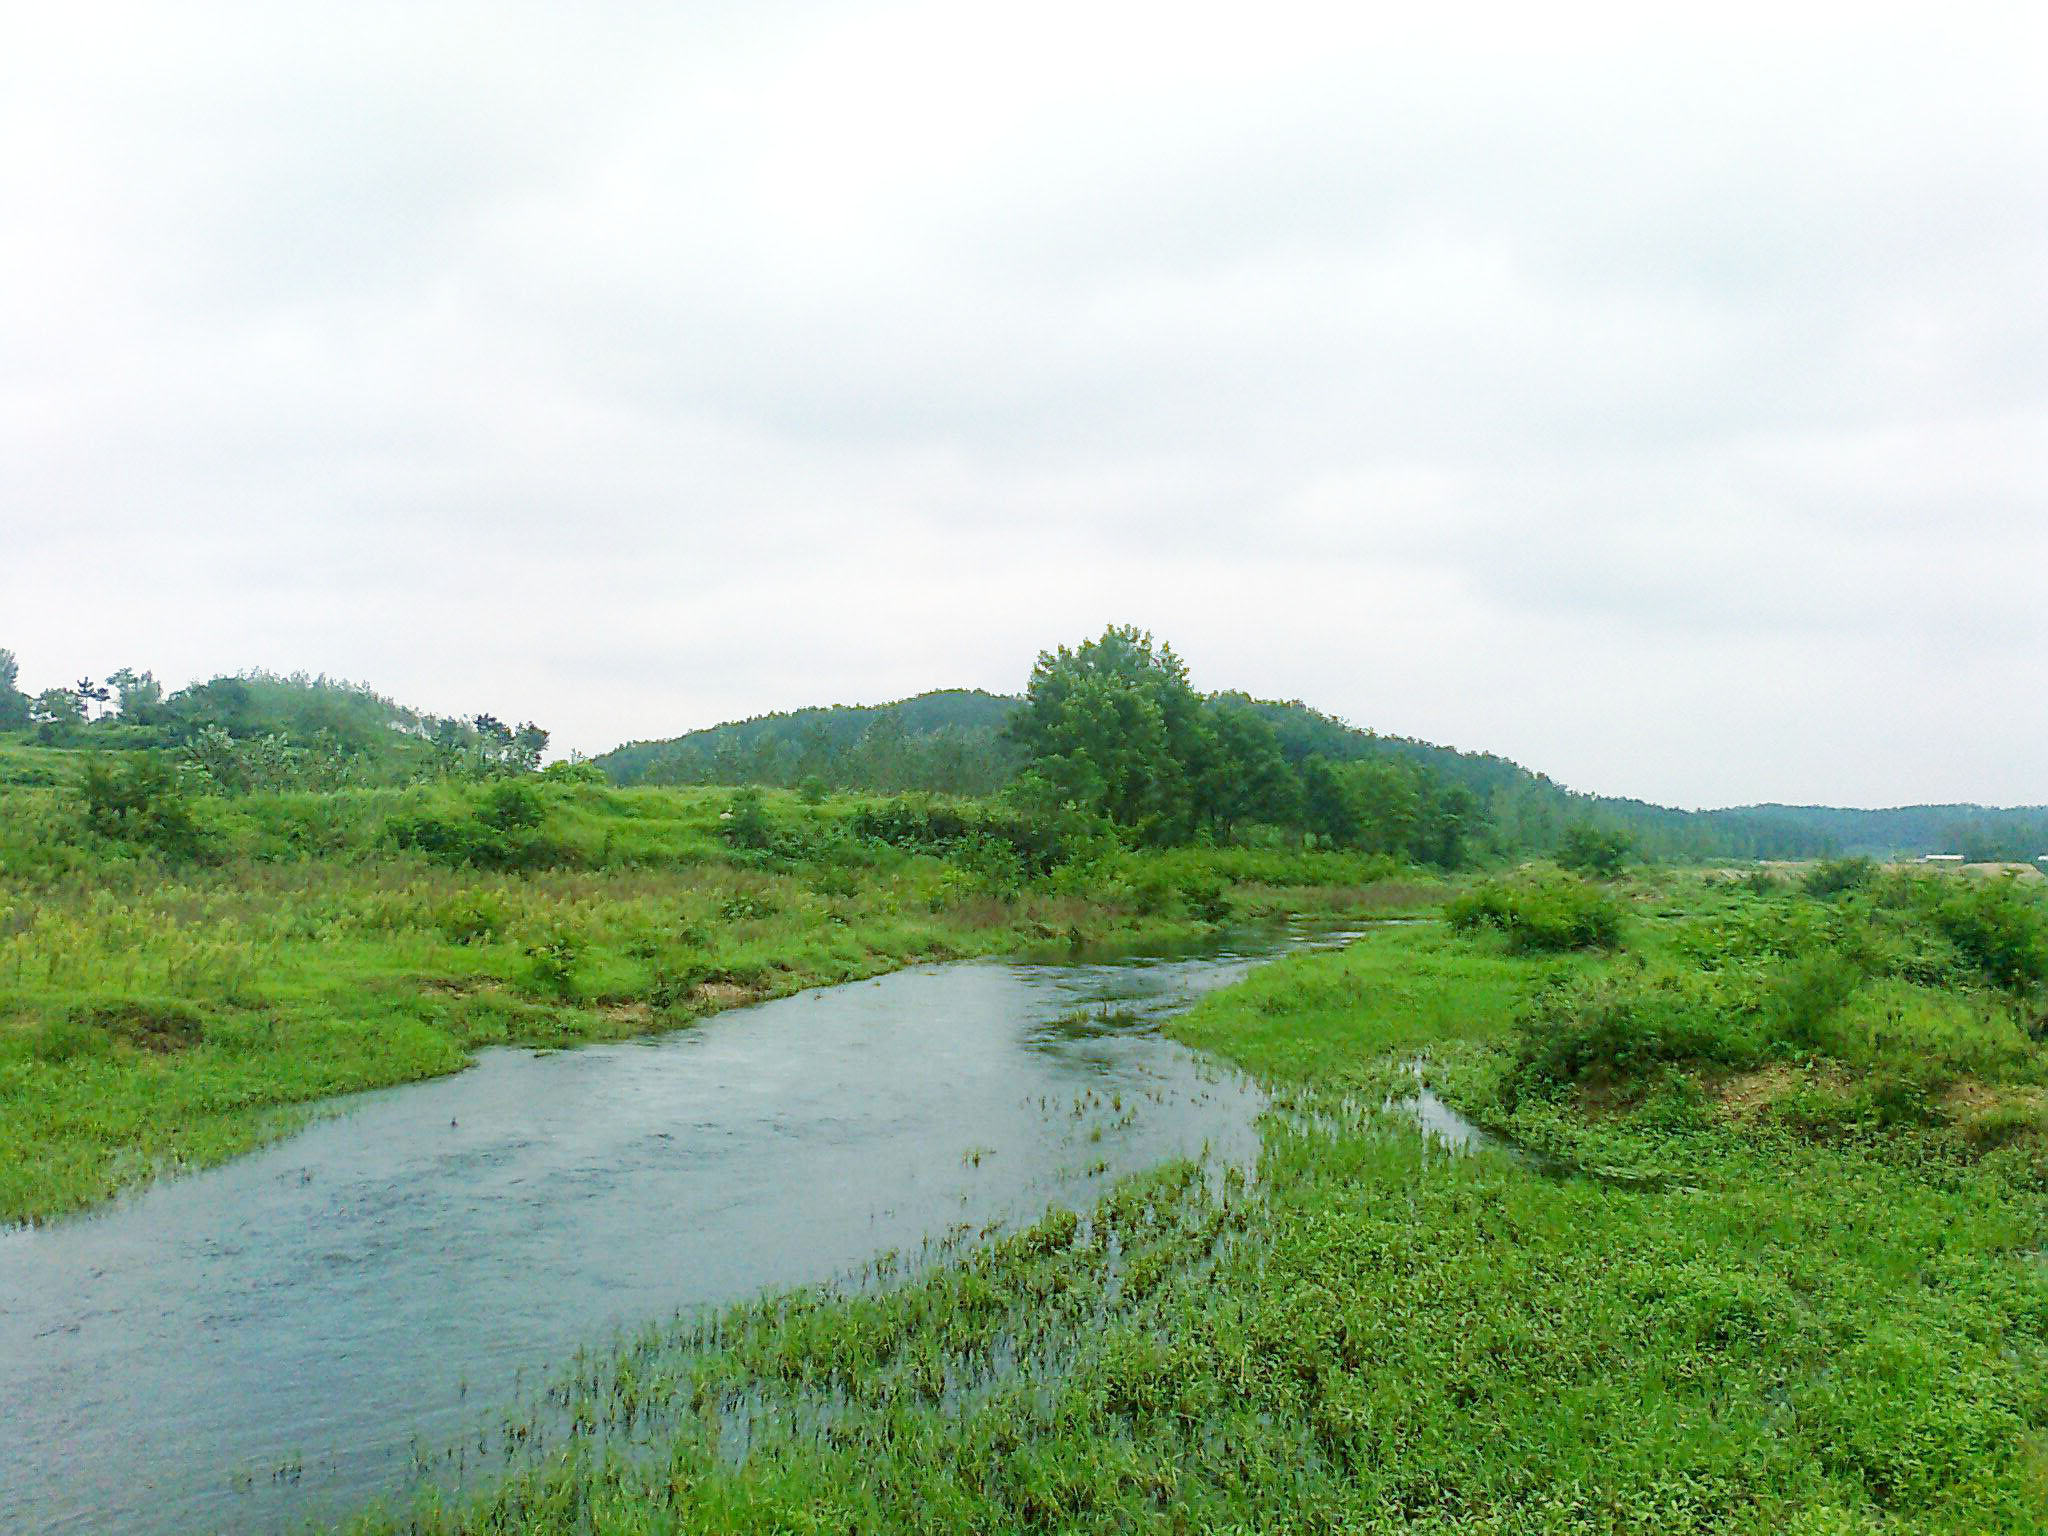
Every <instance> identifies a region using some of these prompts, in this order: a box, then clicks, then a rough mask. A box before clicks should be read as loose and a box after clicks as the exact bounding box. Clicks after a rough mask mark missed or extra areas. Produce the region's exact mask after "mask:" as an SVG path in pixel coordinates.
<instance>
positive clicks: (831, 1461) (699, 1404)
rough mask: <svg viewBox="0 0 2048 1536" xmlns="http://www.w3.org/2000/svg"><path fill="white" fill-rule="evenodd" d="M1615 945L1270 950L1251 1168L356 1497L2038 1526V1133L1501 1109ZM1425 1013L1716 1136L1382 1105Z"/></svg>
mask: <svg viewBox="0 0 2048 1536" xmlns="http://www.w3.org/2000/svg"><path fill="white" fill-rule="evenodd" d="M1615 963H1616V962H1614V961H1612V960H1607V959H1600V958H1595V957H1586V956H1574V957H1570V958H1568V959H1565V960H1562V961H1551V962H1543V961H1534V960H1529V959H1526V958H1521V957H1516V956H1510V955H1508V954H1506V953H1504V952H1503V951H1502V950H1501V949H1500V948H1499V947H1497V946H1495V947H1488V946H1485V945H1480V944H1474V943H1472V942H1470V941H1467V940H1462V939H1458V938H1455V937H1453V936H1451V935H1450V934H1448V933H1446V932H1445V931H1443V930H1442V929H1440V928H1432V927H1428V926H1423V927H1415V928H1392V929H1382V930H1380V931H1378V932H1375V933H1373V934H1371V935H1370V936H1369V937H1368V938H1366V939H1365V940H1363V941H1361V942H1360V943H1359V944H1357V945H1355V946H1353V947H1352V948H1351V949H1349V950H1347V951H1344V952H1342V953H1336V954H1320V955H1307V956H1301V957H1297V958H1294V959H1289V960H1285V961H1282V962H1279V963H1277V964H1275V965H1273V966H1270V967H1267V968H1265V969H1263V970H1261V971H1259V972H1257V973H1255V974H1254V975H1253V976H1252V977H1250V978H1249V979H1248V980H1247V981H1245V982H1244V983H1242V984H1241V985H1239V986H1237V987H1234V988H1232V989H1230V990H1228V991H1225V992H1222V993H1218V994H1214V995H1212V996H1211V997H1209V998H1207V999H1205V1000H1204V1001H1203V1002H1202V1003H1200V1004H1199V1005H1197V1007H1196V1008H1195V1009H1194V1010H1193V1011H1192V1012H1191V1013H1189V1014H1188V1015H1186V1016H1184V1017H1183V1018H1182V1019H1181V1020H1180V1021H1178V1022H1177V1023H1176V1024H1175V1025H1174V1026H1173V1028H1174V1030H1175V1032H1176V1033H1179V1034H1180V1035H1182V1036H1183V1037H1184V1038H1186V1039H1189V1040H1192V1041H1197V1042H1199V1043H1201V1044H1203V1045H1204V1046H1206V1047H1207V1048H1209V1049H1212V1050H1216V1051H1219V1052H1221V1053H1222V1054H1224V1055H1227V1056H1229V1057H1231V1058H1233V1059H1234V1060H1236V1061H1237V1062H1238V1063H1240V1064H1241V1065H1243V1066H1245V1067H1247V1068H1250V1069H1252V1070H1254V1071H1255V1072H1258V1073H1259V1074H1261V1075H1262V1076H1264V1077H1266V1078H1267V1079H1268V1080H1269V1081H1270V1082H1272V1083H1273V1084H1274V1087H1275V1102H1274V1110H1273V1113H1272V1115H1271V1116H1270V1117H1269V1119H1268V1121H1267V1124H1266V1130H1265V1150H1264V1154H1263V1157H1262V1159H1261V1162H1260V1165H1259V1169H1258V1173H1257V1177H1256V1178H1255V1179H1253V1180H1250V1181H1247V1180H1243V1179H1240V1178H1238V1177H1236V1176H1234V1175H1226V1176H1224V1177H1223V1178H1221V1179H1220V1180H1219V1179H1214V1178H1207V1177H1203V1176H1202V1175H1201V1174H1200V1173H1199V1172H1198V1171H1197V1170H1195V1169H1193V1168H1191V1167H1188V1166H1185V1165H1183V1166H1177V1167H1174V1168H1170V1169H1165V1170H1161V1171H1160V1172H1158V1173H1156V1174H1154V1175H1151V1176H1149V1177H1146V1178H1141V1179H1138V1180H1134V1181H1131V1182H1129V1183H1126V1184H1123V1185H1120V1186H1118V1187H1117V1188H1115V1189H1114V1190H1113V1191H1112V1192H1111V1193H1110V1194H1109V1195H1108V1196H1107V1197H1106V1198H1105V1199H1104V1200H1103V1201H1102V1202H1101V1204H1099V1205H1098V1206H1096V1207H1095V1208H1094V1209H1093V1210H1092V1211H1089V1212H1085V1213H1081V1214H1080V1215H1079V1216H1076V1215H1072V1214H1068V1213H1059V1212H1055V1213H1052V1214H1049V1215H1048V1216H1047V1217H1046V1219H1045V1220H1044V1221H1042V1222H1040V1223H1038V1224H1037V1225H1036V1226H1034V1227H1032V1228H1030V1229H1028V1230H1026V1231H1025V1232H1022V1233H1018V1234H1014V1235H1012V1236H1009V1237H1004V1238H999V1239H996V1240H994V1241H985V1240H969V1241H967V1242H965V1243H964V1244H963V1245H962V1246H961V1247H959V1248H958V1249H956V1250H950V1251H948V1252H946V1253H942V1254H939V1255H937V1256H935V1262H934V1263H933V1265H932V1266H931V1267H929V1268H923V1267H920V1266H919V1265H917V1264H912V1265H909V1266H908V1267H907V1268H906V1269H904V1270H900V1271H898V1270H894V1269H892V1270H891V1275H892V1277H893V1278H895V1279H897V1280H899V1281H900V1283H897V1284H894V1285H883V1286H878V1287H874V1288H871V1289H865V1290H862V1289H855V1290H852V1291H848V1290H841V1291H839V1292H836V1293H834V1292H825V1291H807V1292H799V1293H794V1294H790V1295H783V1296H775V1297H769V1298H764V1299H763V1300H761V1301H759V1302H757V1303H754V1304H752V1305H750V1306H745V1307H740V1308H736V1309H732V1310H730V1311H727V1312H723V1313H720V1314H717V1315H715V1316H714V1317H711V1318H706V1319H697V1320H692V1321H685V1322H681V1323H678V1324H675V1325H672V1326H669V1327H664V1328H656V1329H650V1330H648V1331H647V1332H646V1333H644V1334H642V1335H639V1336H636V1337H634V1338H631V1339H626V1340H621V1341H619V1343H618V1344H617V1345H616V1346H615V1347H614V1348H612V1349H608V1350H598V1351H594V1352H592V1353H591V1354H590V1355H588V1356H586V1357H583V1358H580V1359H579V1360H577V1361H575V1362H574V1363H573V1365H572V1366H571V1367H570V1368H568V1369H566V1370H565V1371H564V1372H563V1373H562V1374H561V1376H560V1377H559V1378H558V1379H557V1381H556V1382H555V1384H554V1386H553V1388H552V1391H551V1394H550V1396H549V1398H548V1400H547V1404H546V1405H545V1410H544V1411H542V1412H540V1413H539V1414H538V1415H537V1416H536V1417H534V1418H531V1419H528V1420H524V1421H522V1422H525V1423H528V1424H530V1425H535V1426H537V1425H540V1424H541V1423H542V1422H543V1421H545V1422H546V1423H547V1424H548V1425H550V1426H553V1427H551V1428H549V1429H548V1430H546V1432H545V1434H544V1435H542V1438H541V1439H540V1440H539V1441H536V1439H535V1435H536V1434H538V1433H540V1431H538V1430H537V1429H531V1428H530V1429H528V1430H527V1431H525V1432H524V1433H525V1438H523V1439H522V1438H520V1433H519V1432H518V1431H515V1432H514V1433H513V1436H512V1440H513V1443H514V1445H515V1446H516V1452H517V1453H516V1454H514V1455H513V1456H512V1457H511V1458H510V1459H509V1460H507V1461H506V1462H504V1463H503V1464H502V1467H501V1468H496V1467H494V1469H493V1471H492V1473H491V1479H498V1480H497V1481H494V1482H492V1481H490V1479H486V1481H487V1482H489V1483H490V1485H489V1486H488V1487H486V1488H484V1489H481V1490H472V1491H469V1492H466V1493H458V1494H452V1495H429V1496H428V1497H427V1498H426V1499H425V1500H424V1501H423V1502H422V1503H421V1505H420V1506H419V1507H418V1508H417V1509H414V1510H410V1511H407V1512H405V1513H404V1514H403V1515H400V1516H397V1517H393V1516H391V1515H381V1516H377V1517H374V1518H370V1519H366V1520H365V1521H364V1522H362V1523H361V1524H360V1525H358V1526H357V1527H356V1529H357V1530H359V1531H366V1532H369V1531H374V1532H386V1531H393V1530H414V1531H424V1532H435V1533H456V1532H461V1533H482V1532H511V1531H524V1532H536V1533H560V1532H571V1531H574V1532H594V1533H606V1536H615V1533H643V1532H655V1531H660V1532H673V1531H683V1532H698V1531H701V1532H711V1531H750V1530H752V1531H792V1530H815V1531H825V1530H830V1531H847V1532H877V1533H879V1532H894V1531H910V1532H941V1531H957V1530H990V1531H1045V1532H1053V1531H1161V1532H1169V1531H1261V1532H1264V1531H1365V1532H1378V1531H1384V1532H1395V1531H1404V1532H1405V1531H1416V1530H1423V1531H1437V1532H1586V1531H1601V1532H1623V1531H1629V1532H1634V1531H1651V1530H1654V1531H1659V1532H1667V1531H1668V1532H1757V1533H1762V1532H1782V1531H1794V1532H1814V1533H1818V1532H1829V1533H1833V1532H1844V1531H1867V1532H1879V1531H1885V1532H1891V1531H1926V1532H1933V1531H2012V1532H2021V1531H2035V1530H2039V1529H2040V1528H2041V1515H2042V1511H2043V1510H2044V1509H2048V1456H2044V1450H2043V1446H2044V1441H2043V1438H2042V1435H2043V1430H2044V1426H2048V1385H2044V1383H2048V1277H2044V1273H2043V1270H2042V1266H2041V1262H2040V1254H2041V1251H2042V1243H2043V1239H2044V1235H2048V1234H2044V1216H2043V1210H2042V1200H2041V1197H2040V1189H2039V1187H2038V1186H2037V1185H2035V1184H2034V1183H2032V1182H2030V1179H2029V1176H2028V1175H2026V1173H2025V1166H2026V1164H2025V1159H2024V1158H2023V1157H2017V1156H2014V1155H2012V1145H2011V1144H2010V1143H2008V1144H2007V1145H2006V1146H2005V1147H2004V1148H2003V1149H2002V1150H2001V1151H1999V1152H1997V1153H1994V1154H1990V1155H1983V1154H1980V1153H1978V1152H1976V1151H1973V1150H1972V1149H1971V1148H1970V1147H1968V1146H1967V1145H1965V1141H1964V1138H1963V1137H1961V1136H1960V1135H1959V1134H1951V1132H1950V1131H1948V1130H1945V1129H1942V1128H1940V1127H1933V1126H1915V1127H1911V1128H1900V1129H1897V1130H1895V1131H1894V1132H1893V1133H1891V1137H1890V1139H1889V1140H1888V1141H1886V1142H1885V1143H1882V1144H1879V1143H1875V1142H1859V1141H1853V1140H1849V1141H1843V1140H1831V1141H1826V1142H1818V1143H1817V1142H1813V1141H1810V1140H1805V1139H1801V1138H1799V1137H1797V1136H1793V1135H1790V1134H1787V1133H1785V1132H1784V1131H1783V1130H1782V1128H1780V1127H1777V1126H1775V1125H1774V1124H1772V1123H1768V1122H1755V1121H1751V1122H1738V1121H1736V1120H1733V1119H1730V1118H1727V1117H1724V1116H1722V1115H1720V1114H1718V1113H1717V1112H1716V1108H1715V1101H1714V1099H1713V1097H1712V1095H1711V1094H1710V1093H1709V1092H1708V1091H1707V1090H1706V1088H1705V1087H1703V1086H1701V1084H1700V1083H1699V1082H1698V1081H1693V1082H1692V1087H1691V1091H1690V1092H1686V1093H1682V1092H1679V1091H1677V1090H1676V1089H1667V1091H1665V1092H1664V1093H1663V1095H1662V1098H1660V1097H1659V1096H1658V1095H1651V1096H1649V1097H1648V1098H1646V1099H1644V1100H1643V1101H1641V1102H1639V1103H1637V1104H1636V1105H1634V1106H1633V1107H1631V1108H1627V1109H1625V1110H1621V1111H1617V1112H1614V1113H1610V1114H1606V1115H1604V1116H1600V1117H1594V1118H1591V1119H1589V1118H1587V1117H1586V1116H1585V1115H1583V1114H1581V1113H1579V1112H1578V1111H1577V1110H1576V1109H1575V1108H1574V1107H1573V1104H1572V1102H1571V1101H1570V1100H1569V1098H1565V1099H1560V1100H1558V1101H1555V1102H1552V1101H1543V1102H1542V1103H1541V1104H1538V1105H1535V1106H1525V1107H1524V1108H1523V1109H1522V1110H1521V1111H1519V1112H1515V1113H1507V1112H1505V1111H1503V1109H1502V1107H1501V1105H1500V1103H1499V1100H1498V1098H1497V1096H1496V1090H1497V1089H1498V1087H1499V1085H1500V1083H1501V1080H1502V1076H1503V1074H1504V1073H1505V1072H1506V1071H1508V1070H1511V1066H1512V1060H1513V1058H1512V1054H1511V1051H1512V1045H1513V1041H1514V1039H1515V1035H1516V1030H1517V1027H1518V1026H1517V1024H1516V1022H1515V1020H1516V1017H1517V1015H1518V1013H1519V1012H1520V1010H1521V1009H1522V1008H1524V1007H1526V1006H1527V1005H1528V1004H1529V1003H1530V1002H1531V1000H1532V999H1533V998H1534V997H1535V996H1536V995H1537V993H1538V992H1539V990H1540V989H1541V988H1543V987H1544V986H1545V985H1546V984H1549V985H1558V984H1561V983H1562V984H1570V982H1571V981H1572V979H1573V978H1574V977H1576V978H1580V979H1593V978H1594V977H1595V975H1596V973H1597V972H1598V971H1600V970H1601V969H1602V968H1604V967H1611V966H1612V965H1614V964H1615ZM1418 1054H1420V1055H1422V1057H1423V1058H1424V1060H1425V1070H1426V1072H1427V1074H1428V1076H1429V1078H1430V1080H1431V1081H1432V1082H1433V1083H1435V1084H1436V1085H1437V1086H1438V1087H1439V1088H1440V1089H1441V1090H1442V1091H1443V1092H1445V1093H1446V1094H1447V1095H1449V1096H1451V1097H1453V1098H1455V1099H1457V1100H1458V1101H1459V1102H1461V1103H1463V1104H1465V1105H1467V1106H1469V1107H1470V1108H1472V1109H1473V1110H1475V1111H1478V1112H1485V1113H1489V1114H1491V1115H1492V1116H1494V1117H1495V1118H1496V1119H1505V1120H1506V1121H1507V1122H1508V1124H1507V1125H1506V1127H1505V1128H1506V1129H1507V1130H1508V1132H1509V1133H1510V1134H1514V1133H1517V1132H1520V1133H1523V1134H1527V1135H1530V1136H1531V1137H1540V1135H1541V1134H1542V1131H1543V1127H1544V1120H1543V1117H1544V1116H1549V1117H1551V1120H1552V1121H1553V1122H1554V1124H1555V1127H1556V1129H1557V1131H1558V1136H1559V1140H1560V1142H1561V1144H1562V1145H1563V1147H1564V1149H1565V1150H1567V1151H1569V1152H1570V1153H1572V1154H1573V1155H1574V1156H1575V1157H1576V1158H1577V1159H1579V1165H1581V1166H1599V1165H1603V1164H1604V1165H1612V1166H1613V1167H1616V1168H1629V1167H1635V1168H1641V1167H1646V1166H1667V1167H1669V1168H1671V1169H1673V1170H1676V1171H1677V1172H1678V1173H1680V1174H1681V1175H1682V1177H1675V1178H1671V1179H1668V1180H1663V1181H1657V1182H1637V1183H1634V1184H1623V1183H1619V1182H1616V1181H1614V1180H1610V1179H1603V1178H1595V1177H1585V1176H1582V1175H1579V1174H1575V1173H1573V1172H1572V1171H1571V1168H1572V1166H1573V1165H1571V1164H1549V1163H1546V1164H1543V1165H1541V1166H1539V1165H1538V1164H1536V1163H1535V1162H1534V1161H1532V1160H1531V1159H1529V1158H1527V1157H1522V1156H1518V1155H1515V1154H1513V1153H1512V1152H1509V1151H1506V1150H1498V1151H1490V1150H1483V1149H1482V1150H1480V1151H1477V1152H1474V1153H1471V1154H1468V1155H1462V1156H1453V1155H1450V1154H1448V1153H1447V1152H1445V1151H1444V1150H1443V1149H1442V1148H1441V1147H1439V1146H1437V1145H1435V1144H1433V1143H1431V1142H1429V1141H1428V1140H1426V1139H1424V1138H1421V1137H1418V1136H1416V1135H1414V1134H1412V1133H1411V1132H1410V1131H1409V1130H1407V1129H1405V1121H1403V1120H1402V1119H1401V1118H1400V1117H1399V1116H1398V1115H1396V1114H1394V1113H1392V1112H1390V1110H1389V1109H1388V1107H1387V1106H1388V1104H1389V1101H1390V1099H1391V1098H1393V1097H1394V1096H1395V1095H1397V1094H1398V1093H1399V1092H1400V1091H1401V1087H1402V1084H1403V1083H1404V1082H1406V1081H1408V1080H1409V1073H1410V1063H1411V1062H1412V1061H1414V1059H1415V1058H1416V1056H1417V1055H1418ZM1838 1070H1840V1071H1841V1072H1842V1073H1843V1074H1845V1075H1846V1076H1849V1077H1853V1076H1855V1075H1856V1074H1855V1069H1852V1068H1851V1067H1849V1066H1847V1065H1842V1066H1840V1067H1839V1068H1838ZM1666 1100H1668V1101H1669V1102H1666ZM892 1263H893V1260H892ZM564 1425H566V1426H567V1428H566V1429H565V1428H563V1427H562V1426H564Z"/></svg>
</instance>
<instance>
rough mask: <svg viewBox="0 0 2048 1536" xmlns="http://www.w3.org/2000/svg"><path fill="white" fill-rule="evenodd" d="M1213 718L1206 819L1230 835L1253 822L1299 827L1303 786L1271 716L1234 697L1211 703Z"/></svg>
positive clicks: (1202, 806) (1204, 791) (1203, 801)
mask: <svg viewBox="0 0 2048 1536" xmlns="http://www.w3.org/2000/svg"><path fill="white" fill-rule="evenodd" d="M1207 713H1208V719H1207V723H1208V727H1209V741H1210V745H1209V752H1208V761H1207V763H1206V764H1205V767H1206V772H1205V773H1204V774H1203V777H1202V783H1201V795H1200V801H1199V810H1200V812H1201V815H1202V819H1203V820H1204V821H1206V822H1207V823H1208V824H1209V825H1210V826H1212V827H1214V828H1215V829H1216V831H1218V832H1219V833H1222V834H1224V835H1226V836H1227V835H1228V834H1229V833H1230V832H1231V831H1232V830H1233V829H1235V828H1236V827H1237V826H1238V825H1239V824H1240V823H1243V822H1248V821H1255V822H1264V823H1267V824H1268V825H1272V826H1293V825H1296V824H1298V823H1299V822H1300V821H1301V819H1302V783H1301V780H1300V779H1299V778H1297V777H1296V775H1295V771H1294V770H1293V769H1292V768H1291V767H1289V766H1288V763H1287V758H1286V756H1285V755H1284V754H1283V753H1282V752H1281V750H1280V738H1279V737H1278V735H1276V734H1275V733H1274V730H1273V727H1272V726H1271V725H1270V724H1268V723H1267V721H1266V719H1265V717H1264V716H1263V715H1261V714H1260V713H1259V712H1258V711H1257V710H1256V709H1254V708H1252V706H1251V705H1249V704H1246V703H1244V702H1242V701H1241V700H1237V699H1231V698H1220V699H1214V700H1211V701H1210V703H1209V706H1208V712H1207Z"/></svg>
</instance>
